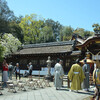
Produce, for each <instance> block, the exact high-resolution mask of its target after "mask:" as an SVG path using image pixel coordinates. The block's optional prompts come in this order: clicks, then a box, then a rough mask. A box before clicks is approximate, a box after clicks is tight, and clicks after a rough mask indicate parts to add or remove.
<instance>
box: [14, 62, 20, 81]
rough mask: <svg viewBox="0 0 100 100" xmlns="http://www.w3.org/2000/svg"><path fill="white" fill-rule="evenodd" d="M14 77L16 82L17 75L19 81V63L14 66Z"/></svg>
mask: <svg viewBox="0 0 100 100" xmlns="http://www.w3.org/2000/svg"><path fill="white" fill-rule="evenodd" d="M15 75H16V80H17V75H18V76H19V80H20V68H19V63H16V66H15Z"/></svg>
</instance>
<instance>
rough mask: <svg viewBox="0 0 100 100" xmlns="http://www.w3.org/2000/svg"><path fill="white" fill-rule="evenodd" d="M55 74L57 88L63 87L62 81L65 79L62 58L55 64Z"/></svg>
mask: <svg viewBox="0 0 100 100" xmlns="http://www.w3.org/2000/svg"><path fill="white" fill-rule="evenodd" d="M54 69H55V76H54V84H55V87H56V90H58V89H60V88H61V87H62V83H63V82H62V81H63V75H64V71H63V67H62V60H60V59H57V63H56V64H55V67H54Z"/></svg>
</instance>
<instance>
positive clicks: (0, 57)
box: [0, 39, 4, 62]
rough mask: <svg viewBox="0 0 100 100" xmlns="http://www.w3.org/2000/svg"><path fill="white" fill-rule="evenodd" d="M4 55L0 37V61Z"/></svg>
mask: <svg viewBox="0 0 100 100" xmlns="http://www.w3.org/2000/svg"><path fill="white" fill-rule="evenodd" d="M3 55H4V47H3V46H2V45H1V39H0V62H2V61H3V57H4V56H3Z"/></svg>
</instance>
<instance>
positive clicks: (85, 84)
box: [82, 59, 90, 91]
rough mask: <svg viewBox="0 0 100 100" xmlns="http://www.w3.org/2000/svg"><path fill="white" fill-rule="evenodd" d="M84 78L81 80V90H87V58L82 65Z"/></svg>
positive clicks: (88, 69)
mask: <svg viewBox="0 0 100 100" xmlns="http://www.w3.org/2000/svg"><path fill="white" fill-rule="evenodd" d="M82 69H83V72H84V75H85V79H84V81H83V90H86V91H89V73H90V66H89V64H87V59H84V65H83V67H82Z"/></svg>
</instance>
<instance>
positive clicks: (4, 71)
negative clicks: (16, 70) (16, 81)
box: [2, 60, 8, 87]
mask: <svg viewBox="0 0 100 100" xmlns="http://www.w3.org/2000/svg"><path fill="white" fill-rule="evenodd" d="M2 67H3V82H4V84H3V87H7V83H6V82H7V81H8V64H7V62H6V60H4V61H3V64H2Z"/></svg>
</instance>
